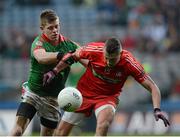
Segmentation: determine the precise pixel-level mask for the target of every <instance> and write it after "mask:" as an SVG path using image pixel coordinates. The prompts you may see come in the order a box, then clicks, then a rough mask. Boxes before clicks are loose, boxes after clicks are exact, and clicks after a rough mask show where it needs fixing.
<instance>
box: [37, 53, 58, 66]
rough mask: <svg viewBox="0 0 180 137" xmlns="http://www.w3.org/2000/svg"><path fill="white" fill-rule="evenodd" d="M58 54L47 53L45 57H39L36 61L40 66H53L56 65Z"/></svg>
mask: <svg viewBox="0 0 180 137" xmlns="http://www.w3.org/2000/svg"><path fill="white" fill-rule="evenodd" d="M57 54H58V53H48V52H46V53H45V54H43V55H39V56H38V57H37V58H36V59H37V61H38V62H39V63H40V64H52V63H56V62H57V61H58V60H57Z"/></svg>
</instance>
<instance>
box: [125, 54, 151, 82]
mask: <svg viewBox="0 0 180 137" xmlns="http://www.w3.org/2000/svg"><path fill="white" fill-rule="evenodd" d="M126 61H127V66H126V67H127V68H128V71H129V73H130V75H131V76H132V77H134V79H135V80H136V81H138V82H139V83H142V82H143V81H144V80H145V79H146V78H147V75H148V74H147V73H146V72H145V70H144V68H143V66H142V65H141V64H140V63H139V61H138V60H137V59H135V58H134V57H133V56H131V57H128V58H126Z"/></svg>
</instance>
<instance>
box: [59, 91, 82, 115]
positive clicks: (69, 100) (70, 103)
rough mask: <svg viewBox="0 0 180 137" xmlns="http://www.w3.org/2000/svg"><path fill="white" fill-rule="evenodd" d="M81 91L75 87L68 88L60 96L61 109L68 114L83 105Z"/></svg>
mask: <svg viewBox="0 0 180 137" xmlns="http://www.w3.org/2000/svg"><path fill="white" fill-rule="evenodd" d="M82 101H83V98H82V95H81V93H80V91H79V90H78V89H76V88H74V87H66V88H64V89H62V90H61V92H60V93H59V95H58V104H59V106H60V108H61V109H63V110H64V111H68V112H73V111H76V110H77V109H78V108H79V107H80V106H81V104H82Z"/></svg>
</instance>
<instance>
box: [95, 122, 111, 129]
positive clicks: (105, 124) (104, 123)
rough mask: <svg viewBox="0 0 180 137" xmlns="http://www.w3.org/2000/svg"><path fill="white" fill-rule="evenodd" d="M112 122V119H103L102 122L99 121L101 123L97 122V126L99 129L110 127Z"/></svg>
mask: <svg viewBox="0 0 180 137" xmlns="http://www.w3.org/2000/svg"><path fill="white" fill-rule="evenodd" d="M110 124H111V122H110V121H108V120H104V121H101V122H99V123H98V124H97V128H98V129H99V130H104V129H107V128H109V126H110Z"/></svg>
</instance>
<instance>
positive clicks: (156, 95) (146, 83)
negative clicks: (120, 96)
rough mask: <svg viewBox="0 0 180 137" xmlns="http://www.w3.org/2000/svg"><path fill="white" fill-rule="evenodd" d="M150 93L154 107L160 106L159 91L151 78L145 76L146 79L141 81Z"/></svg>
mask: <svg viewBox="0 0 180 137" xmlns="http://www.w3.org/2000/svg"><path fill="white" fill-rule="evenodd" d="M141 84H142V85H143V86H144V87H145V88H146V89H147V90H148V91H149V92H151V95H152V102H153V107H154V108H160V102H161V93H160V90H159V88H158V86H157V85H156V84H155V82H154V81H153V80H152V79H151V77H150V76H147V79H146V80H145V81H144V82H143V83H141Z"/></svg>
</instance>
